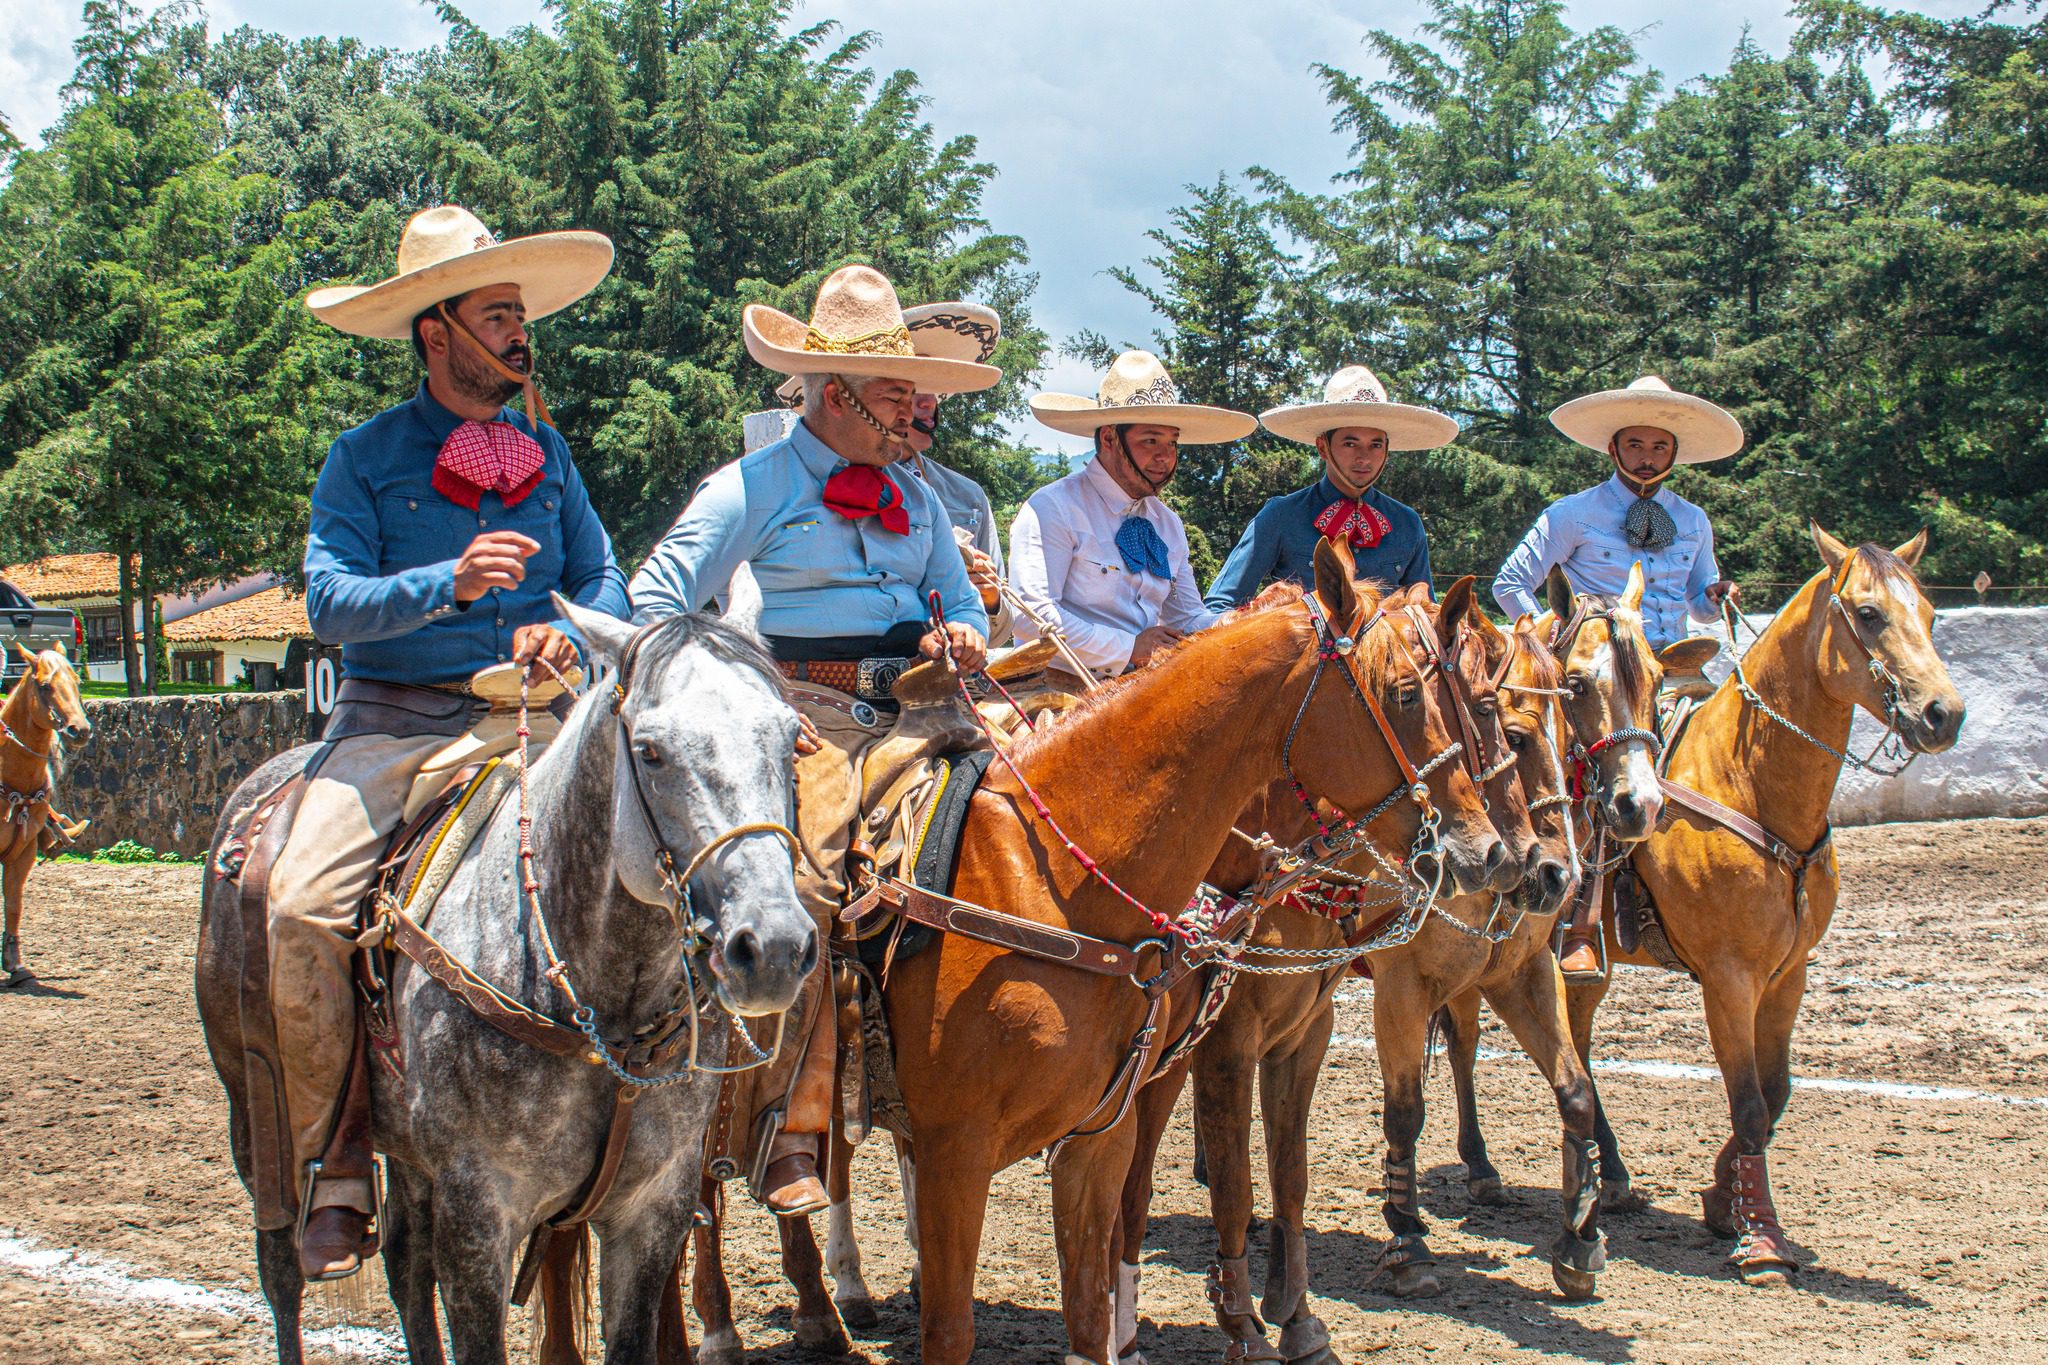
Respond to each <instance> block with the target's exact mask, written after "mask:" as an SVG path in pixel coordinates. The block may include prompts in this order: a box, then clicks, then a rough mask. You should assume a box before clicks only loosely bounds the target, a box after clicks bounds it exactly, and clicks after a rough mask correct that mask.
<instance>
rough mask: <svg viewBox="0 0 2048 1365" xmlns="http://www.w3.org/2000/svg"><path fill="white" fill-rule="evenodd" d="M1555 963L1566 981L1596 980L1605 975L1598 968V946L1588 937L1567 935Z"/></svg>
mask: <svg viewBox="0 0 2048 1365" xmlns="http://www.w3.org/2000/svg"><path fill="white" fill-rule="evenodd" d="M1557 965H1558V968H1559V970H1561V971H1562V972H1563V973H1564V977H1565V980H1567V981H1598V980H1599V979H1600V978H1601V977H1603V976H1605V975H1606V973H1605V972H1603V971H1601V970H1600V946H1599V945H1598V944H1597V943H1595V942H1594V941H1593V940H1592V939H1590V938H1583V939H1575V938H1571V937H1567V938H1566V939H1565V941H1564V956H1563V957H1560V958H1559V959H1558V960H1557Z"/></svg>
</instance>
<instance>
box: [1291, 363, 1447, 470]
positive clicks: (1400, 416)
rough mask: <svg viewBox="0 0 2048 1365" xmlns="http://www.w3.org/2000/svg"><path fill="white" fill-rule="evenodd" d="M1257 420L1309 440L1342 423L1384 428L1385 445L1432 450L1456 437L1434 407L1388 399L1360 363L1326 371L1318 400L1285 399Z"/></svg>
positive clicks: (1294, 438)
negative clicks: (1280, 405) (1391, 401)
mask: <svg viewBox="0 0 2048 1365" xmlns="http://www.w3.org/2000/svg"><path fill="white" fill-rule="evenodd" d="M1259 421H1260V422H1261V423H1262V424H1264V426H1265V428H1266V430H1268V431H1270V432H1272V433H1273V434H1274V435H1275V436H1284V437H1286V438H1287V439H1288V440H1290V441H1299V442H1301V443H1302V444H1303V445H1310V446H1312V445H1314V444H1315V443H1316V438H1317V437H1318V436H1322V435H1325V434H1327V433H1329V432H1332V431H1337V430H1339V429H1340V428H1343V427H1372V428H1374V429H1375V430H1378V431H1384V432H1385V433H1387V449H1388V450H1435V449H1436V448H1437V447H1438V446H1447V445H1449V444H1450V443H1451V442H1453V441H1455V440H1457V439H1458V424H1457V422H1456V421H1455V420H1453V419H1452V418H1450V417H1447V416H1445V415H1444V414H1443V413H1441V412H1438V411H1437V410H1436V409H1434V408H1420V407H1416V406H1414V405H1413V404H1409V403H1389V402H1388V401H1387V388H1386V385H1384V384H1382V383H1380V380H1379V376H1378V375H1376V374H1374V373H1373V372H1372V371H1371V370H1368V369H1367V368H1365V366H1363V365H1346V366H1345V367H1344V368H1343V369H1341V370H1339V371H1337V373H1335V374H1333V375H1331V376H1330V382H1329V383H1328V384H1326V385H1324V386H1323V401H1322V402H1320V403H1289V404H1287V405H1286V406H1285V407H1278V408H1274V409H1272V410H1271V411H1269V412H1262V413H1260V414H1259Z"/></svg>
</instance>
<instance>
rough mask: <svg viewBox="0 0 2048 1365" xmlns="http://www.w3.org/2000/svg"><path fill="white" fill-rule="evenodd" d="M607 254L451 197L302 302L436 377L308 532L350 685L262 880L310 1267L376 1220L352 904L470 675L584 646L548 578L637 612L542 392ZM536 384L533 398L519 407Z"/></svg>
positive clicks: (317, 610) (358, 1240)
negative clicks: (558, 611)
mask: <svg viewBox="0 0 2048 1365" xmlns="http://www.w3.org/2000/svg"><path fill="white" fill-rule="evenodd" d="M611 260H612V248H611V242H610V241H609V240H607V239H606V238H605V237H604V236H603V235H601V234H599V233H595V232H549V233H542V234H540V235H539V236H534V237H522V238H518V239H515V240H513V241H509V242H500V241H498V240H497V239H496V238H495V237H494V236H492V234H491V232H490V230H489V229H488V228H486V227H485V226H484V225H483V224H482V223H481V222H479V221H478V220H477V218H476V217H475V215H473V214H471V213H470V212H469V211H468V210H466V209H461V208H456V207H453V206H443V207H440V208H432V209H428V210H426V211H425V212H423V213H420V214H417V215H415V216H414V218H413V219H412V221H411V222H409V223H407V224H406V228H405V233H404V235H403V236H402V237H401V238H400V240H399V246H398V273H397V274H396V275H394V276H393V277H392V278H390V279H388V280H385V281H383V282H381V283H379V284H375V285H371V286H368V287H359V286H354V285H347V286H341V287H338V288H331V289H317V290H315V291H313V293H311V294H310V295H308V296H307V298H306V306H307V307H308V308H310V309H311V310H312V311H313V313H314V315H315V316H316V317H318V318H320V319H321V321H323V322H326V323H328V324H329V325H331V326H333V327H335V328H338V329H339V330H341V331H343V332H347V333H350V334H351V335H354V336H362V337H378V338H385V339H389V340H393V341H405V340H408V339H409V340H410V341H411V343H412V345H413V347H414V349H415V350H416V351H417V352H418V354H419V355H420V358H421V360H422V361H423V363H424V364H425V367H426V371H427V374H426V378H425V379H424V380H423V381H421V383H420V387H419V389H418V391H417V392H416V393H414V395H413V396H412V397H411V398H409V399H407V400H406V401H405V402H403V403H401V404H399V405H398V406H397V407H395V408H392V409H390V410H388V411H386V412H384V413H382V414H380V415H378V416H376V417H373V418H371V419H370V420H369V421H367V422H365V423H363V424H362V425H361V426H359V427H356V428H354V429H353V430H350V431H346V432H343V433H342V434H341V436H339V437H338V438H336V440H335V442H334V446H333V449H332V450H330V451H329V452H328V455H327V461H326V463H325V464H324V465H323V466H322V467H321V470H320V477H319V480H318V482H317V483H316V484H315V486H314V489H313V500H312V522H311V526H310V527H309V529H308V533H307V536H306V561H305V563H306V614H307V616H308V617H309V618H310V620H311V622H312V626H313V633H314V634H315V635H317V636H319V638H320V639H322V640H323V641H326V642H328V643H330V644H339V645H340V646H341V666H342V675H343V682H342V685H341V690H340V694H339V698H338V702H339V704H338V706H337V707H336V710H335V712H334V715H333V716H332V718H331V719H330V720H329V722H328V726H327V729H326V731H325V734H324V735H323V739H324V741H325V743H324V747H323V750H322V751H321V753H320V754H319V755H318V756H317V757H316V758H315V759H314V762H315V763H316V764H317V769H316V770H315V772H314V775H313V778H312V781H311V783H310V784H309V786H308V787H307V790H306V793H305V797H304V799H303V801H302V802H301V804H300V806H299V810H298V815H297V818H296V820H295V821H294V822H293V824H292V832H291V835H290V837H289V839H288V840H287V842H286V844H285V847H284V849H283V851H282V853H281V854H280V855H279V856H278V859H277V863H276V867H275V869H274V871H273V872H272V874H271V877H270V884H269V885H270V896H269V917H268V925H269V944H270V952H269V959H270V963H269V971H270V1000H271V1008H272V1013H273V1015H274V1016H275V1019H276V1030H277V1038H276V1044H277V1050H278V1054H279V1057H280V1059H281V1060H282V1062H283V1065H284V1072H285V1077H284V1088H285V1098H286V1108H287V1111H288V1113H289V1117H290V1127H291V1133H290V1135H289V1136H290V1140H291V1145H292V1161H293V1167H292V1169H293V1171H294V1172H296V1173H298V1175H299V1178H300V1179H301V1180H302V1181H303V1182H304V1183H303V1185H302V1187H301V1190H300V1196H299V1197H300V1199H301V1200H302V1201H303V1204H304V1206H305V1210H306V1211H305V1213H304V1219H303V1224H302V1226H303V1232H302V1234H301V1236H300V1241H299V1261H300V1268H301V1269H302V1270H303V1271H304V1272H305V1274H306V1275H307V1276H308V1277H309V1278H314V1279H330V1278H334V1277H336V1276H340V1275H346V1274H349V1273H351V1272H352V1271H354V1270H355V1269H356V1268H357V1267H358V1266H359V1264H360V1262H361V1258H362V1256H363V1254H364V1253H365V1251H366V1250H367V1247H366V1245H365V1236H366V1232H367V1229H368V1227H369V1224H370V1220H371V1219H372V1217H373V1216H374V1214H375V1212H376V1210H375V1207H374V1204H373V1197H374V1196H373V1192H372V1189H371V1183H372V1182H371V1180H370V1167H369V1160H370V1158H369V1154H368V1151H367V1150H366V1149H365V1148H363V1147H362V1146H361V1145H360V1142H359V1140H358V1141H357V1142H355V1143H350V1142H349V1141H348V1139H347V1138H346V1135H345V1134H344V1135H342V1136H337V1135H336V1133H335V1132H334V1129H335V1127H336V1125H335V1124H334V1121H333V1120H334V1116H335V1114H336V1111H337V1105H338V1102H339V1098H340V1095H341V1092H342V1089H343V1085H344V1083H345V1081H346V1080H347V1078H348V1075H349V1073H350V1070H351V1066H352V1064H359V1063H356V1062H355V1050H356V1040H357V1038H358V1024H357V1020H356V1010H355V993H354V989H353V986H352V983H351V979H350V959H351V957H352V955H353V954H354V951H355V939H354V931H355V912H356V906H357V904H358V902H360V901H361V899H362V898H363V896H364V895H365V894H366V893H367V892H368V891H369V889H370V886H371V883H372V880H373V878H374V877H375V875H376V869H377V863H378V861H379V859H380V858H381V857H382V856H383V852H384V847H385V843H386V841H387V840H388V839H389V837H390V836H391V834H392V833H393V832H394V831H395V830H396V829H397V828H398V826H399V824H400V823H401V820H402V817H403V815H404V813H405V806H406V802H407V800H408V798H409V796H410V795H411V793H412V789H413V784H414V779H415V778H416V777H417V776H418V775H419V774H420V773H421V771H422V770H423V769H424V768H426V767H427V766H428V764H429V763H430V761H432V760H434V758H435V755H436V754H437V753H440V752H441V751H444V750H446V749H447V748H448V747H449V746H450V744H451V742H453V741H457V740H460V739H462V738H463V737H464V735H465V732H470V731H471V730H472V727H473V726H476V725H478V724H479V723H480V722H482V721H483V720H484V719H485V717H486V714H487V713H488V712H489V710H490V706H489V703H488V702H487V701H483V700H479V699H478V697H477V696H476V695H475V694H474V693H472V692H471V690H470V683H471V679H472V677H474V676H476V675H478V674H479V673H481V672H483V671H484V670H488V669H491V668H493V667H494V666H498V665H512V666H513V667H511V668H507V669H505V670H504V671H506V672H509V673H515V674H516V672H517V667H518V666H522V665H523V666H527V667H528V670H529V672H531V673H533V674H535V675H537V678H538V679H545V681H546V687H547V689H548V690H555V691H559V687H558V685H557V684H556V683H555V680H554V674H555V673H557V672H559V673H564V674H566V673H570V672H571V671H572V670H574V669H575V667H576V661H577V649H576V645H575V643H574V641H573V640H571V638H570V637H569V636H568V634H567V633H566V626H567V623H566V622H562V621H558V620H556V619H554V618H555V613H554V608H553V606H552V604H551V603H550V601H549V597H548V594H549V593H550V592H560V593H561V594H562V595H563V596H565V597H568V598H570V599H571V600H573V601H575V602H577V603H579V604H581V605H583V606H586V607H589V608H591V609H593V610H596V611H603V612H609V613H610V614H612V615H614V616H620V617H623V616H626V615H627V614H628V612H629V610H630V609H629V607H628V605H627V601H626V583H625V578H624V576H623V575H622V574H621V573H620V572H619V568H618V565H617V564H616V563H615V562H614V561H613V559H612V547H611V539H610V537H609V536H607V535H606V534H605V530H604V527H603V526H602V525H601V524H600V523H599V521H598V519H597V514H596V513H595V512H594V511H592V509H591V506H590V499H589V497H588V496H587V495H586V494H585V492H584V488H583V481H582V479H581V478H580V477H579V476H578V475H577V472H576V466H575V463H574V462H573V461H572V460H571V459H570V458H569V448H568V446H567V445H566V444H565V443H564V442H563V440H562V437H561V435H560V433H558V432H557V431H556V430H555V429H554V428H553V427H552V426H550V425H548V422H547V409H546V406H545V405H544V404H543V403H542V402H541V401H540V396H539V393H538V391H537V390H536V389H535V388H534V367H533V355H532V349H531V346H530V343H529V339H528V335H527V325H528V324H529V323H530V322H534V321H538V320H539V319H541V318H543V317H546V316H547V315H548V314H550V313H553V312H556V311H558V310H559V309H562V308H566V307H568V306H569V305H570V304H572V303H574V302H575V301H576V300H577V299H579V298H581V297H582V296H583V295H585V294H587V293H589V292H590V290H591V289H593V288H595V287H596V285H597V283H598V282H599V281H600V280H602V279H603V278H604V277H605V274H606V272H607V271H609V270H610V269H611ZM522 392H523V393H524V394H525V397H526V411H525V412H524V413H520V412H516V411H514V410H513V409H511V408H508V407H506V406H505V404H506V402H507V400H508V399H510V398H512V397H513V396H514V395H517V394H520V393H522ZM515 685H516V682H515ZM542 695H545V691H543V693H542ZM498 728H499V729H504V728H505V727H503V726H502V725H500V726H499V727H498ZM534 728H535V730H536V732H537V734H538V735H539V737H540V738H542V739H543V740H544V739H546V738H547V737H548V736H550V735H551V734H552V733H553V731H554V729H555V723H554V721H553V718H552V717H546V716H543V717H537V718H536V720H535V723H534ZM508 733H509V731H508ZM503 740H504V736H502V735H500V736H498V737H497V739H496V740H495V741H494V742H498V743H502V742H503ZM339 1148H346V1150H339ZM315 1163H318V1164H317V1165H316V1164H315ZM315 1172H317V1178H316V1177H315V1175H314V1174H313V1173H315Z"/></svg>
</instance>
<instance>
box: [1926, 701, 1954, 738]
mask: <svg viewBox="0 0 2048 1365" xmlns="http://www.w3.org/2000/svg"><path fill="white" fill-rule="evenodd" d="M1920 714H1921V716H1922V717H1923V718H1924V719H1925V720H1926V722H1927V728H1928V729H1930V730H1932V731H1934V733H1936V734H1937V735H1938V734H1940V733H1941V732H1942V730H1943V729H1944V728H1945V727H1946V726H1947V725H1948V708H1947V707H1946V706H1943V705H1942V704H1941V703H1940V702H1939V701H1931V702H1928V703H1927V706H1926V709H1925V710H1923V711H1921V713H1920Z"/></svg>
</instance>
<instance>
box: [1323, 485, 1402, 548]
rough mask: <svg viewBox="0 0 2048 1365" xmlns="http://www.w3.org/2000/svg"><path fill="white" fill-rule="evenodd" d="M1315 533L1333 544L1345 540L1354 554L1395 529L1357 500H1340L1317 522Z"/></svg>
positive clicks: (1376, 512) (1378, 511) (1332, 504)
mask: <svg viewBox="0 0 2048 1365" xmlns="http://www.w3.org/2000/svg"><path fill="white" fill-rule="evenodd" d="M1316 529H1317V530H1318V531H1321V532H1322V533H1323V534H1324V535H1326V536H1328V537H1329V538H1330V539H1332V540H1348V541H1350V542H1351V548H1352V549H1354V550H1363V549H1367V548H1369V547H1371V546H1374V545H1377V544H1379V543H1380V537H1381V536H1383V535H1385V534H1386V533H1387V532H1389V531H1391V530H1393V529H1394V526H1393V523H1392V522H1390V521H1388V520H1387V519H1386V518H1385V517H1383V516H1381V515H1380V510H1379V509H1378V508H1377V507H1368V506H1367V505H1366V504H1364V503H1362V502H1360V501H1358V499H1356V498H1339V499H1337V500H1336V501H1335V502H1333V503H1331V504H1330V505H1329V506H1328V507H1325V508H1324V509H1323V511H1322V514H1321V515H1320V516H1318V517H1317V518H1316Z"/></svg>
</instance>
